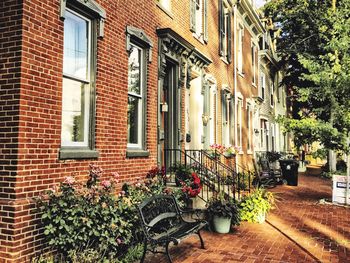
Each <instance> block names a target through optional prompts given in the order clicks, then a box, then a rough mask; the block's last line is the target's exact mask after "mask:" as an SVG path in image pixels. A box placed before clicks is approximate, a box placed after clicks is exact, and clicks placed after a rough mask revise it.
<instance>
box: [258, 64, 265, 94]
mask: <svg viewBox="0 0 350 263" xmlns="http://www.w3.org/2000/svg"><path fill="white" fill-rule="evenodd" d="M265 86H266V79H265V73H264V72H262V71H260V83H259V87H260V89H259V96H260V98H262V99H263V100H264V99H265Z"/></svg>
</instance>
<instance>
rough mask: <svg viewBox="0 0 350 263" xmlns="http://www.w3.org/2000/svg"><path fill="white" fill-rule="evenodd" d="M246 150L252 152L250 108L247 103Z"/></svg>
mask: <svg viewBox="0 0 350 263" xmlns="http://www.w3.org/2000/svg"><path fill="white" fill-rule="evenodd" d="M247 133H248V134H247V149H248V150H252V107H251V105H250V103H247Z"/></svg>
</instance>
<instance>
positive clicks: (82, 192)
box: [39, 166, 132, 256]
mask: <svg viewBox="0 0 350 263" xmlns="http://www.w3.org/2000/svg"><path fill="white" fill-rule="evenodd" d="M100 172H101V171H100V170H99V168H98V167H96V166H90V180H89V181H88V182H87V184H86V185H82V184H79V183H77V182H75V179H74V178H73V177H67V178H66V180H65V181H64V182H63V183H62V184H61V185H60V187H59V189H58V190H56V191H53V190H51V191H48V192H47V196H45V198H42V199H40V200H39V204H40V209H41V211H42V217H41V219H42V223H43V225H44V234H45V236H46V238H47V240H48V244H49V245H50V246H52V247H53V248H54V249H56V250H57V252H58V253H59V254H62V255H64V256H68V255H67V253H68V251H71V250H76V251H82V250H85V249H90V248H91V249H95V250H101V251H108V255H110V256H113V255H118V254H119V253H120V252H121V250H123V247H124V246H125V245H127V244H128V243H129V242H130V240H131V237H132V224H131V223H130V222H131V220H130V211H131V204H130V203H129V202H126V200H124V199H122V198H118V197H117V196H116V195H115V194H114V192H113V181H108V180H105V181H102V182H101V183H100V182H99V179H98V177H99V176H100V174H98V173H100ZM96 175H97V176H96ZM46 200H48V201H46Z"/></svg>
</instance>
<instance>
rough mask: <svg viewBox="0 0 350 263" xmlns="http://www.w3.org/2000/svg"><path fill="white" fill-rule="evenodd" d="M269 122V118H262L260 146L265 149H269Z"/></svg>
mask: <svg viewBox="0 0 350 263" xmlns="http://www.w3.org/2000/svg"><path fill="white" fill-rule="evenodd" d="M268 127H269V123H268V122H267V120H264V119H260V148H261V150H263V151H268V150H269V130H268Z"/></svg>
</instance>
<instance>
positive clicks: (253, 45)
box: [251, 42, 256, 85]
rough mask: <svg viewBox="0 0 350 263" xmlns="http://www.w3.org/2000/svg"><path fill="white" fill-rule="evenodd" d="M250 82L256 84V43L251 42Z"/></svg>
mask: <svg viewBox="0 0 350 263" xmlns="http://www.w3.org/2000/svg"><path fill="white" fill-rule="evenodd" d="M251 53H252V54H251V55H252V83H253V84H254V85H255V84H256V45H255V44H254V43H253V42H252V49H251Z"/></svg>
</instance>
